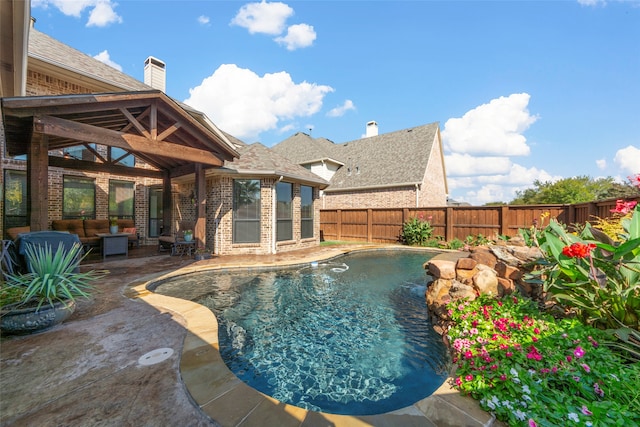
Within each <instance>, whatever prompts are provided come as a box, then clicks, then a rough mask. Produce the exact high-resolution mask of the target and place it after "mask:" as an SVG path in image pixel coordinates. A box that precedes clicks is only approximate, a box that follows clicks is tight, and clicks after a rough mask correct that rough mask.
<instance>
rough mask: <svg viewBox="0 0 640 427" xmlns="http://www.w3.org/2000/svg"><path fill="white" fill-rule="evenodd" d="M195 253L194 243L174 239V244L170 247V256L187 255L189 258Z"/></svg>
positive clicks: (192, 241)
mask: <svg viewBox="0 0 640 427" xmlns="http://www.w3.org/2000/svg"><path fill="white" fill-rule="evenodd" d="M195 251H196V241H195V240H190V241H188V242H187V241H186V240H183V239H176V242H175V243H174V244H173V246H171V255H180V256H182V255H188V256H191V253H192V252H193V253H195Z"/></svg>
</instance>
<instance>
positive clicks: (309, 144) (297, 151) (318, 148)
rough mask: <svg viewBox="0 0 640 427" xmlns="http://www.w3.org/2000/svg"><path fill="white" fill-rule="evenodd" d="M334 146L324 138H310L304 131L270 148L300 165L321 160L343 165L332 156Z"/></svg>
mask: <svg viewBox="0 0 640 427" xmlns="http://www.w3.org/2000/svg"><path fill="white" fill-rule="evenodd" d="M334 146H335V144H334V143H333V142H331V141H329V140H328V139H326V138H312V137H311V136H309V135H307V134H306V133H304V132H298V133H296V134H295V135H293V136H290V137H289V138H287V139H285V140H284V141H282V142H279V143H278V144H277V145H275V146H273V147H271V149H272V150H274V151H276V152H277V153H279V154H281V155H283V156H285V157H286V158H288V159H289V160H291V161H292V162H295V163H298V164H301V165H304V164H309V163H315V162H321V161H332V162H334V163H336V164H338V165H343V164H344V163H342V162H341V161H339V160H336V159H334V158H332V154H331V153H332V151H333V149H334Z"/></svg>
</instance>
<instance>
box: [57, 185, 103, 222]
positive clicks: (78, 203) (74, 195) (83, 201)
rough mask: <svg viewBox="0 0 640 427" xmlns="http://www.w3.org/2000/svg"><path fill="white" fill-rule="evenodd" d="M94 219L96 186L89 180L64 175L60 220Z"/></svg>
mask: <svg viewBox="0 0 640 427" xmlns="http://www.w3.org/2000/svg"><path fill="white" fill-rule="evenodd" d="M95 217H96V184H95V181H94V180H93V179H91V178H84V177H79V176H69V175H65V176H64V178H63V184H62V219H94V218H95Z"/></svg>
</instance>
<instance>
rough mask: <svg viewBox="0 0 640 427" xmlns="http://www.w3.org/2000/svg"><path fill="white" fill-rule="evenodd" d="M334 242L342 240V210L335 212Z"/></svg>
mask: <svg viewBox="0 0 640 427" xmlns="http://www.w3.org/2000/svg"><path fill="white" fill-rule="evenodd" d="M336 217H337V218H336V221H337V224H336V240H340V239H342V209H337V210H336Z"/></svg>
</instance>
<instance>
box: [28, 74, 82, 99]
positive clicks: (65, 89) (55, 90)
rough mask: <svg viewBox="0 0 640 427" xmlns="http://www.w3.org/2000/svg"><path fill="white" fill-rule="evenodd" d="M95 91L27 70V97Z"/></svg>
mask: <svg viewBox="0 0 640 427" xmlns="http://www.w3.org/2000/svg"><path fill="white" fill-rule="evenodd" d="M92 92H93V91H92V90H91V89H90V88H89V87H87V86H82V85H79V84H77V83H75V82H70V81H67V80H62V79H59V78H57V77H54V76H51V75H48V74H43V73H40V72H38V71H33V70H27V82H26V95H27V96H38V95H40V96H44V95H60V94H76V95H77V94H81V93H92Z"/></svg>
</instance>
